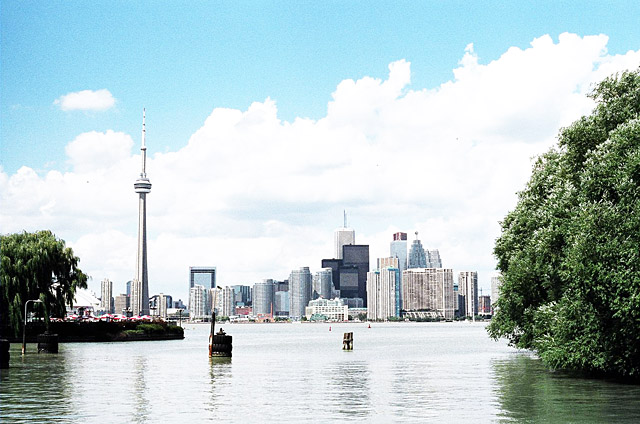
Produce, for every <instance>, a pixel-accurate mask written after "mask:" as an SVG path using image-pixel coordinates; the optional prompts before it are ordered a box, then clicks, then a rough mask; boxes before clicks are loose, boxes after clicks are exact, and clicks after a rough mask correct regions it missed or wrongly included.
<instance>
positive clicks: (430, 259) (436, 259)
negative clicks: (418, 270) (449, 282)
mask: <svg viewBox="0 0 640 424" xmlns="http://www.w3.org/2000/svg"><path fill="white" fill-rule="evenodd" d="M425 253H426V254H427V268H442V260H441V259H440V252H439V251H438V249H432V250H427V251H425Z"/></svg>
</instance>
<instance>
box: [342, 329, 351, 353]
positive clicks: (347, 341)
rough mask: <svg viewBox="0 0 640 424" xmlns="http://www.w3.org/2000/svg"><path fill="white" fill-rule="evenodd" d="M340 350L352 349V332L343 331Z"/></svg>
mask: <svg viewBox="0 0 640 424" xmlns="http://www.w3.org/2000/svg"><path fill="white" fill-rule="evenodd" d="M342 350H353V333H344V337H343V338H342Z"/></svg>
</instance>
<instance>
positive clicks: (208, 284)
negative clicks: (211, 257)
mask: <svg viewBox="0 0 640 424" xmlns="http://www.w3.org/2000/svg"><path fill="white" fill-rule="evenodd" d="M196 285H200V286H202V287H204V288H206V289H208V290H210V289H215V288H216V267H215V266H190V267H189V290H191V289H192V288H193V287H195V286H196ZM189 302H191V296H189ZM191 308H192V305H191V303H189V310H191Z"/></svg>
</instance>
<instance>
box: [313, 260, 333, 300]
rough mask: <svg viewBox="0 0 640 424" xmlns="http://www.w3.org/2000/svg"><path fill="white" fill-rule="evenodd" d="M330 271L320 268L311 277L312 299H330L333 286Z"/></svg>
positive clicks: (329, 269)
mask: <svg viewBox="0 0 640 424" xmlns="http://www.w3.org/2000/svg"><path fill="white" fill-rule="evenodd" d="M332 282H333V277H332V269H331V268H322V269H321V270H320V271H317V272H316V273H315V274H314V275H313V294H312V298H313V299H317V298H318V297H323V298H325V299H331V286H332V285H333V283H332Z"/></svg>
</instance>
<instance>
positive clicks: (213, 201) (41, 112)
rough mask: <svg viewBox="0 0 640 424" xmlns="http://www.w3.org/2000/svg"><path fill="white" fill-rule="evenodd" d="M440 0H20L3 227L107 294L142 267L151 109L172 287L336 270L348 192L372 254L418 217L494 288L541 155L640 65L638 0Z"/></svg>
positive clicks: (449, 260)
mask: <svg viewBox="0 0 640 424" xmlns="http://www.w3.org/2000/svg"><path fill="white" fill-rule="evenodd" d="M441 3H442V2H424V3H423V4H420V5H408V4H406V5H404V6H403V7H400V6H399V7H398V8H397V9H394V11H393V13H389V10H388V7H385V3H382V2H375V1H374V2H367V3H366V5H365V4H361V3H354V4H350V5H337V4H331V5H325V6H324V7H320V6H319V5H306V6H305V5H297V4H296V5H291V6H290V7H288V8H287V10H283V9H282V8H280V7H278V6H277V5H274V4H270V5H261V6H260V5H256V6H254V7H252V8H246V7H242V6H241V5H231V4H228V5H220V4H215V5H214V4H211V5H209V4H199V5H193V6H192V7H190V8H181V7H176V5H177V3H171V2H169V3H168V5H167V4H162V5H160V4H145V5H141V4H120V5H118V6H117V7H116V6H113V5H111V4H110V3H106V2H94V3H92V4H90V5H85V7H83V8H78V7H74V5H73V4H71V3H56V6H55V7H50V6H49V5H47V4H44V3H35V4H33V5H32V6H31V7H30V8H28V9H25V8H23V7H21V3H19V2H15V1H12V0H9V1H5V2H3V3H2V6H1V7H2V14H1V18H0V19H2V26H1V28H0V31H2V40H3V41H2V43H3V45H2V50H3V69H2V72H3V78H2V82H1V83H2V96H1V98H0V110H1V111H2V117H3V119H2V121H3V125H2V127H1V128H0V131H1V138H2V141H3V142H2V145H1V146H0V149H1V151H0V152H1V158H2V168H1V169H0V201H1V202H2V205H3V208H2V210H1V211H0V227H1V228H2V232H3V233H12V232H20V231H23V230H26V231H35V230H40V229H50V230H51V231H53V232H54V233H55V234H56V236H58V237H60V238H62V239H64V240H65V241H66V242H67V245H68V246H70V247H72V248H73V250H74V253H75V254H76V255H77V256H78V257H79V258H80V268H81V269H82V270H83V271H84V272H86V273H87V274H89V275H90V276H91V277H92V280H91V281H89V288H90V289H91V290H93V291H94V292H96V293H98V292H99V291H100V282H101V281H102V280H103V279H105V278H108V279H109V280H111V281H112V282H113V283H114V285H115V286H116V287H121V285H122V284H124V283H125V282H126V281H129V280H131V279H132V275H131V274H132V273H131V271H132V270H133V269H135V267H136V263H135V261H136V259H135V257H136V255H135V252H136V244H137V239H136V226H137V222H136V219H135V217H136V213H137V206H138V205H137V202H136V200H137V199H136V197H137V196H135V194H134V193H132V192H131V180H132V179H135V178H136V174H137V172H138V169H139V165H138V164H139V163H140V159H141V157H140V154H139V153H138V152H137V151H136V149H135V145H136V144H137V143H136V142H135V141H134V140H136V139H137V134H138V133H139V132H138V131H139V111H140V110H141V109H142V108H143V107H146V108H147V117H146V118H147V120H148V121H149V132H148V134H147V137H148V138H149V146H150V147H149V150H148V152H147V153H148V157H147V167H148V170H149V173H150V174H151V175H153V178H154V195H153V196H150V197H149V199H147V201H148V207H149V209H148V216H147V226H148V235H147V237H148V249H149V252H148V255H149V256H148V267H149V269H148V278H149V286H150V287H149V288H150V290H151V292H152V293H169V294H172V295H173V296H174V297H175V298H176V299H177V298H181V299H183V300H187V299H188V297H189V293H188V292H187V290H188V287H189V286H188V284H187V282H186V281H185V278H186V275H187V274H186V270H187V269H188V267H189V266H193V265H198V264H212V265H214V266H217V267H218V275H217V278H218V280H219V281H220V282H221V284H222V285H235V284H253V283H255V282H258V281H261V280H262V279H264V278H274V279H284V278H286V276H287V275H289V273H290V272H291V270H294V269H298V268H299V267H303V266H308V267H310V268H311V269H312V270H314V271H315V270H318V269H320V260H321V258H327V257H329V256H332V255H333V252H334V250H335V248H334V240H333V237H332V235H333V231H334V230H335V229H336V228H338V227H340V225H341V224H342V221H343V219H342V218H343V210H345V209H346V210H347V213H348V214H349V226H350V227H351V228H354V229H355V230H356V232H357V240H358V243H359V244H362V245H369V246H370V249H371V251H370V260H371V261H372V262H371V263H375V262H373V261H375V260H376V259H377V258H382V257H387V256H388V255H389V253H388V250H389V244H388V243H389V241H390V237H391V235H392V234H395V233H397V232H407V233H409V234H413V233H414V232H415V231H418V232H419V233H420V236H421V239H422V243H423V246H424V248H425V249H438V250H439V253H440V255H441V257H442V258H443V266H445V267H447V268H453V269H454V271H456V272H457V271H459V270H473V271H477V273H478V285H479V287H478V288H479V289H484V292H485V293H489V291H490V278H491V276H492V274H493V272H494V268H495V259H494V258H493V255H492V250H493V244H494V241H495V239H496V238H497V237H498V235H499V233H500V228H499V221H500V220H502V219H503V218H504V216H505V215H506V213H507V212H508V211H509V210H510V209H512V208H513V207H514V206H515V202H516V192H517V191H519V190H521V189H522V188H523V187H524V184H525V183H526V181H527V180H528V178H529V175H530V170H531V166H532V163H533V162H532V158H533V157H535V156H536V155H540V154H542V153H544V152H545V151H546V150H547V149H548V148H549V146H551V145H552V144H553V143H554V142H555V137H556V135H557V133H558V130H559V129H560V128H561V127H563V126H566V125H568V124H569V123H571V122H572V121H574V120H576V119H578V118H579V117H580V116H581V115H584V114H586V113H588V112H589V111H590V109H591V108H592V106H593V102H592V101H591V100H590V99H589V98H588V97H587V96H586V94H587V93H588V92H589V90H590V87H591V86H592V84H593V83H594V82H596V81H599V80H601V79H602V78H604V77H606V76H608V75H609V74H611V73H613V72H616V71H621V70H624V69H634V68H636V67H638V66H640V29H639V27H638V25H637V23H636V22H635V20H634V19H633V17H635V16H638V14H639V13H640V5H638V4H637V2H620V4H619V5H618V6H619V7H612V6H611V5H609V4H600V3H599V2H581V3H580V10H578V6H576V5H571V4H562V5H558V4H556V2H548V3H545V5H544V6H541V5H540V4H536V5H531V4H528V3H519V2H514V3H513V4H509V5H505V4H503V3H501V2H489V3H487V4H483V5H482V6H480V5H468V7H462V6H460V5H459V4H449V3H447V4H441ZM170 6H173V7H170ZM174 17H175V18H176V19H172V18H174ZM157 22H163V23H164V25H161V26H158V25H156V23H157ZM185 23H187V24H185ZM51 34H55V37H51V36H50V35H51ZM173 34H181V37H174V36H173ZM410 242H411V240H409V243H410ZM119 292H120V289H118V290H114V293H119Z"/></svg>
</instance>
